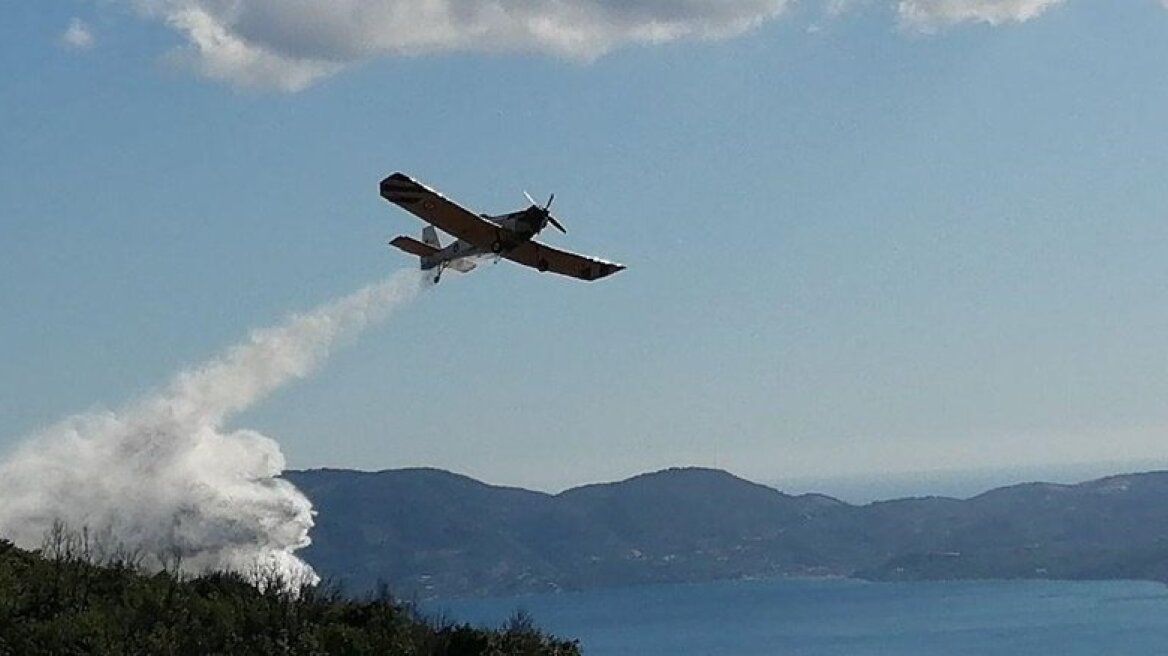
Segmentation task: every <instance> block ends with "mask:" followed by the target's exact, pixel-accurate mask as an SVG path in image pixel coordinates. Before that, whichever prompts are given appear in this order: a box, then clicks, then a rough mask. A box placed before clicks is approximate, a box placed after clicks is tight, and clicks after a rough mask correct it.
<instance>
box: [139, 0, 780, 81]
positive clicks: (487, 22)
mask: <svg viewBox="0 0 1168 656" xmlns="http://www.w3.org/2000/svg"><path fill="white" fill-rule="evenodd" d="M132 2H133V3H134V5H135V6H136V7H137V9H138V10H139V11H140V12H141V13H142V14H143V15H146V16H149V17H152V18H155V19H158V20H162V21H164V22H165V23H166V24H167V25H169V26H170V27H172V28H173V29H175V30H177V31H179V32H181V33H182V34H184V35H185V36H186V38H187V41H188V44H187V46H185V47H184V48H182V49H181V51H180V52H176V53H175V54H174V55H173V57H174V58H176V59H178V60H179V61H182V62H184V63H186V64H187V65H189V66H191V67H193V68H194V69H195V70H196V71H198V72H199V73H201V74H202V75H205V76H207V77H210V78H214V79H219V80H225V81H228V82H230V83H232V84H235V85H237V86H242V87H273V88H277V89H283V90H288V91H294V90H298V89H301V88H304V87H305V86H307V85H309V84H311V83H312V82H313V81H315V80H317V79H319V78H321V77H323V76H326V75H329V74H331V73H334V72H336V71H338V70H340V69H342V68H344V67H345V66H346V65H349V64H353V63H356V62H360V61H363V60H366V59H369V58H372V57H376V56H379V55H420V54H429V53H443V52H468V51H473V52H538V53H547V54H551V55H556V56H562V57H567V58H572V59H580V60H590V59H594V58H596V57H599V56H601V55H604V54H605V53H608V52H610V51H612V50H614V49H616V48H620V47H622V46H628V45H635V44H655V43H663V42H667V41H673V40H677V39H684V38H692V39H719V38H727V37H731V36H735V35H738V34H742V33H743V32H746V31H748V30H750V29H751V28H753V27H755V26H757V25H759V24H761V23H762V22H764V21H766V20H767V19H770V18H772V17H774V16H777V15H778V14H780V13H782V12H783V10H784V9H786V8H787V7H788V6H790V5H791V4H792V3H793V2H794V0H331V1H328V2H325V1H323V0H132Z"/></svg>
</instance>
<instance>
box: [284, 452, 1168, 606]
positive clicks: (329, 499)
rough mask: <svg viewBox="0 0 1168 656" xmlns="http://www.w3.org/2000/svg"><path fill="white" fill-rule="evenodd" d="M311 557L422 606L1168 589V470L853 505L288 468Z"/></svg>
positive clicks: (349, 581) (773, 492) (683, 473)
mask: <svg viewBox="0 0 1168 656" xmlns="http://www.w3.org/2000/svg"><path fill="white" fill-rule="evenodd" d="M285 477H286V478H287V479H288V480H290V481H291V482H292V483H293V484H295V485H296V486H297V487H299V488H300V489H301V490H302V491H304V492H305V494H306V495H307V496H308V497H309V498H310V499H311V500H312V501H313V503H314V505H315V507H316V508H317V510H318V515H317V526H316V527H315V528H314V530H313V532H312V537H313V540H314V542H313V544H312V545H311V546H309V547H308V548H306V549H305V550H304V551H303V552H301V553H302V555H303V556H304V557H305V558H306V560H308V562H310V563H311V564H313V565H314V566H315V567H316V568H317V569H318V570H319V571H320V572H321V573H322V574H324V575H325V576H327V577H331V578H334V579H336V580H339V581H340V582H342V583H343V584H345V585H348V586H349V587H351V588H353V589H358V590H359V589H369V588H371V587H373V586H374V585H375V584H376V583H378V582H386V583H388V584H389V585H390V586H391V587H392V588H393V589H395V590H398V591H399V592H401V593H404V594H407V595H414V596H418V597H433V596H473V595H496V594H515V593H529V592H544V591H554V590H564V589H585V588H593V587H600V586H612V585H632V584H641V583H656V582H681V581H704V580H712V579H725V578H758V577H775V576H851V577H859V578H866V579H871V580H915V579H945V578H1072V579H1076V578H1145V579H1154V580H1165V581H1168V506H1166V505H1165V504H1162V503H1159V502H1158V501H1159V500H1160V499H1163V498H1165V497H1166V496H1168V472H1163V471H1155V472H1144V473H1135V474H1119V475H1114V476H1107V477H1103V478H1099V479H1093V480H1090V481H1085V482H1082V483H1077V484H1073V485H1062V484H1046V483H1023V484H1018V485H1011V486H1005V487H1000V488H995V489H993V490H987V491H985V492H983V493H981V494H978V495H974V496H972V497H969V498H966V499H957V498H951V497H915V498H913V497H909V498H901V499H891V500H885V501H875V502H870V503H867V504H863V505H854V504H849V503H847V502H844V501H841V500H839V499H835V498H833V497H830V496H827V495H821V494H816V493H806V494H800V495H790V494H786V493H784V492H781V491H779V490H777V489H775V488H773V487H770V486H767V485H763V484H760V483H754V482H751V481H749V480H746V479H743V478H740V477H738V476H735V475H734V474H731V473H729V472H725V471H723V470H718V469H709V468H703V467H675V468H669V469H664V470H659V471H655V472H647V473H644V474H638V475H636V476H632V477H629V478H627V479H623V480H620V481H613V482H607V483H593V484H587V485H581V486H577V487H573V488H570V489H567V490H564V491H562V492H559V493H556V494H549V493H546V492H539V491H532V490H525V489H523V488H518V487H506V486H496V485H490V484H487V483H483V482H481V481H478V480H476V479H474V478H471V477H469V476H464V475H462V474H456V473H452V472H447V471H445V470H441V469H435V468H407V469H388V470H382V471H379V472H360V471H354V470H345V469H312V470H301V471H289V472H287V473H286V474H285Z"/></svg>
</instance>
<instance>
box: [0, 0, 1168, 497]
mask: <svg viewBox="0 0 1168 656" xmlns="http://www.w3.org/2000/svg"><path fill="white" fill-rule="evenodd" d="M242 4H243V6H248V5H250V6H252V7H253V8H255V14H256V16H258V18H253V19H252V22H250V23H249V22H248V20H247V17H246V16H244V17H239V16H228V15H223V14H216V13H215V9H214V8H215V7H216V6H218V5H217V4H216V3H213V2H205V1H201V0H181V1H175V2H154V1H153V0H147V1H144V2H137V3H131V2H118V1H111V2H99V3H94V2H81V1H76V2H57V3H9V5H8V6H6V7H5V8H4V9H3V10H2V11H3V13H4V16H5V19H4V20H3V21H0V44H2V45H0V126H2V127H0V226H2V228H3V235H4V238H3V240H2V241H0V315H2V316H3V321H0V449H4V448H9V447H11V446H13V445H15V444H17V443H19V442H20V441H21V440H22V439H23V436H25V435H27V434H28V433H30V432H32V431H35V430H36V429H37V428H39V427H42V426H44V425H46V424H49V423H51V422H54V421H56V420H58V419H60V418H61V417H63V416H66V415H68V414H71V413H75V412H80V411H84V410H87V409H91V408H100V407H109V408H116V407H119V406H121V405H122V404H124V403H125V402H127V401H128V400H131V399H133V398H136V397H140V396H142V395H144V394H147V393H149V392H150V391H151V390H152V389H156V388H158V387H159V386H161V385H164V384H165V383H166V381H167V380H169V378H170V377H171V376H172V375H173V374H174V373H175V372H177V371H179V370H181V369H182V368H184V367H187V366H191V365H194V364H197V363H199V362H201V361H203V360H205V359H207V358H209V357H213V356H214V355H215V354H216V353H218V352H220V351H221V350H222V349H223V348H225V347H227V346H229V345H231V344H232V343H234V342H236V341H238V340H239V339H241V338H243V337H244V336H246V335H247V333H248V332H249V331H250V330H251V329H253V328H256V327H261V326H264V325H268V324H272V323H274V322H276V321H278V320H280V319H281V318H282V317H284V316H286V315H287V314H288V313H289V312H293V311H295V310H303V309H307V308H310V307H312V306H314V305H316V304H318V303H321V302H324V301H327V300H329V299H330V298H334V297H336V296H339V295H342V294H345V293H348V292H350V291H352V290H354V289H357V288H358V287H360V286H362V285H364V284H367V283H369V282H372V281H375V280H378V279H381V278H383V277H385V276H387V275H389V274H390V273H392V272H393V271H395V270H396V269H398V268H401V267H403V266H409V265H411V263H410V262H409V261H408V260H407V259H406V258H405V257H404V256H402V255H401V254H400V253H397V252H391V251H389V250H387V249H386V248H385V246H384V244H385V241H386V240H387V239H388V238H390V237H392V236H393V235H395V234H399V233H410V234H414V233H417V232H418V231H419V230H420V228H421V223H420V222H419V221H417V220H416V219H414V218H413V217H412V216H410V215H408V214H406V213H404V212H402V211H401V210H399V209H397V208H395V207H393V206H391V205H389V204H387V203H385V202H384V201H383V200H381V199H380V198H379V197H378V195H377V190H376V187H377V182H378V180H380V178H381V177H383V176H384V175H385V174H387V173H389V172H392V171H394V170H399V169H401V170H406V171H409V172H410V173H412V174H413V175H415V176H416V177H418V178H419V179H421V180H423V181H426V182H428V183H429V184H431V185H432V186H435V187H437V188H439V189H440V190H442V191H444V192H445V193H446V194H447V195H449V196H451V197H453V198H455V199H456V200H459V201H460V202H462V203H464V204H466V205H468V206H470V207H471V208H473V209H476V210H479V211H487V212H503V211H507V210H511V209H515V208H517V207H519V206H520V205H522V204H523V196H522V191H523V190H524V189H527V190H530V191H531V192H532V194H533V195H535V196H537V197H540V196H544V195H546V194H547V193H550V192H552V191H554V192H555V193H556V194H557V200H556V206H555V208H556V213H557V216H558V217H560V218H561V220H563V221H564V222H565V223H566V225H567V227H568V229H569V234H568V235H567V236H560V235H558V233H557V234H553V235H549V236H548V237H547V239H548V240H549V241H552V242H554V243H556V244H558V245H562V246H565V247H567V248H570V249H573V250H578V251H581V252H587V253H594V254H597V255H600V256H603V257H607V258H610V259H614V260H617V261H620V262H624V263H626V264H628V265H629V269H628V271H626V272H623V273H621V274H619V275H617V276H615V277H613V278H610V279H607V280H604V281H603V282H598V283H595V284H580V283H576V282H573V281H570V280H560V279H553V278H549V277H547V276H540V275H536V274H535V273H533V272H529V271H526V270H523V269H521V268H520V267H517V266H512V265H510V264H508V263H501V264H499V265H495V266H489V267H486V268H485V270H480V271H476V272H474V273H473V274H471V275H469V276H464V277H457V276H454V275H451V276H449V277H448V278H447V279H446V280H444V281H443V283H442V285H440V286H439V287H438V288H436V289H434V290H431V291H429V292H427V293H426V294H424V295H423V296H422V297H421V298H420V299H418V300H417V301H415V302H414V303H413V304H412V305H411V306H409V307H408V308H406V309H405V310H403V311H401V312H400V313H398V314H397V315H395V317H394V318H393V319H392V321H391V322H389V323H388V324H386V325H385V326H381V327H377V328H374V329H373V330H371V331H369V332H368V333H366V334H365V335H363V336H362V337H361V338H360V340H358V341H356V342H354V343H352V344H349V345H347V346H346V347H345V348H344V349H342V350H340V351H339V352H337V353H336V355H335V356H334V357H333V358H332V360H331V361H330V362H329V363H328V365H327V366H326V367H325V368H323V369H322V370H321V371H320V372H319V373H318V374H317V375H316V376H314V377H312V378H311V379H309V380H306V381H304V382H302V383H299V384H297V385H295V386H293V387H290V388H288V389H285V390H282V391H281V392H280V393H278V394H277V395H276V396H275V397H273V398H272V399H270V400H269V401H267V402H265V403H263V404H262V405H261V406H258V407H256V408H255V409H253V410H252V411H250V412H249V413H248V414H246V415H245V416H243V417H240V418H239V419H238V420H237V422H236V423H238V424H239V425H240V426H246V427H255V428H258V429H260V430H262V431H263V432H264V433H265V434H268V435H270V436H272V437H274V438H276V439H278V440H279V441H280V443H281V445H282V446H283V449H284V451H285V453H286V455H287V456H288V459H289V461H290V464H291V465H292V466H295V467H320V466H338V467H356V468H362V469H382V468H393V467H402V466H414V465H431V466H438V467H443V468H448V469H454V470H457V471H462V472H465V473H469V474H471V475H475V476H478V477H481V478H484V479H486V480H489V481H492V482H498V483H507V484H522V485H532V486H537V487H542V488H546V489H558V488H561V487H564V486H567V485H571V484H575V483H580V482H586V481H594V480H604V479H611V478H616V477H620V476H625V475H630V474H633V473H637V472H639V471H643V470H646V469H653V468H659V467H665V466H670V465H685V464H698V465H710V466H713V465H716V466H721V467H724V468H727V469H730V470H731V471H734V472H736V473H739V474H742V475H745V476H747V477H750V478H754V479H759V480H783V479H785V478H792V477H806V476H817V477H828V476H834V475H852V474H856V475H870V474H875V473H880V472H902V471H920V470H952V469H969V468H997V467H1007V466H1018V465H1025V466H1046V465H1052V466H1053V465H1069V464H1083V463H1116V466H1117V467H1121V466H1122V465H1123V464H1124V463H1126V462H1133V461H1140V462H1153V463H1154V462H1158V461H1160V460H1161V459H1163V458H1164V457H1165V456H1168V447H1165V446H1164V445H1165V443H1166V442H1165V440H1164V438H1165V437H1168V404H1165V403H1164V399H1165V398H1168V375H1166V374H1168V352H1166V351H1165V349H1164V348H1163V340H1164V336H1165V335H1166V334H1168V264H1165V262H1166V261H1168V259H1166V258H1165V256H1164V253H1165V252H1168V249H1166V248H1165V247H1166V246H1168V223H1166V222H1165V220H1164V212H1165V208H1166V207H1168V185H1165V184H1164V179H1163V176H1164V172H1165V171H1168V123H1166V122H1165V120H1164V108H1165V107H1168V84H1165V83H1164V75H1163V70H1164V69H1163V65H1164V64H1163V63H1164V62H1165V61H1168V58H1166V55H1168V38H1165V37H1168V10H1166V9H1165V8H1164V7H1163V6H1161V5H1160V4H1159V3H1157V2H1153V1H1150V0H1149V1H1146V2H1144V1H1132V2H1123V3H1116V2H1113V1H1110V0H1107V1H1105V0H1066V2H1057V1H1056V2H1051V1H1045V0H1029V1H1026V0H1017V1H1013V0H969V1H968V2H964V1H963V0H912V1H907V2H901V3H891V2H878V1H876V0H872V1H870V2H846V3H823V2H814V1H811V0H807V1H805V2H800V3H787V2H781V1H769V2H768V1H765V0H757V1H750V0H743V1H741V2H739V1H737V0H736V1H735V2H728V3H721V4H719V3H712V2H711V3H704V2H697V1H695V2H692V3H681V4H678V5H669V4H668V3H655V2H643V3H635V2H634V3H628V4H627V6H628V7H632V8H638V7H639V9H638V10H637V11H633V10H632V9H629V10H627V11H626V9H621V8H618V9H613V8H612V6H611V5H610V4H609V3H604V2H598V1H596V0H590V1H585V0H580V2H576V3H563V4H562V6H568V7H571V6H576V7H577V8H578V9H579V11H580V12H582V13H580V14H572V15H570V16H567V17H564V16H557V15H547V16H545V15H537V16H526V15H524V14H522V11H520V9H515V12H513V15H512V14H508V16H511V17H512V18H513V19H514V20H515V21H517V22H516V24H514V25H512V24H511V23H509V22H508V20H511V18H506V17H505V18H499V17H485V18H484V17H478V16H472V17H470V18H466V17H465V16H462V14H458V13H457V12H454V14H452V15H456V16H460V17H461V18H459V19H458V20H453V19H450V20H447V22H442V21H441V20H439V19H437V18H435V19H434V21H435V23H434V24H433V25H430V24H427V25H426V26H424V27H426V28H427V29H430V30H432V34H433V35H434V36H426V35H427V34H431V32H427V31H426V30H423V29H421V28H420V27H418V28H417V29H414V28H413V27H411V28H410V29H407V27H406V26H402V25H401V24H400V20H399V18H394V16H396V15H394V14H393V13H392V11H390V10H391V9H393V7H394V6H395V4H396V3H395V1H394V0H346V2H345V3H343V4H345V5H346V6H347V7H348V8H349V9H351V10H353V11H354V12H356V14H355V15H358V16H367V17H368V21H367V22H370V25H368V26H365V27H361V29H357V28H356V27H354V26H353V24H345V25H340V26H336V25H325V24H323V23H322V21H320V20H319V19H313V18H312V15H311V11H309V10H304V11H305V13H306V15H307V18H304V17H301V18H297V17H296V16H293V15H291V14H294V13H295V12H296V11H299V10H301V9H304V7H309V6H310V5H312V3H308V2H292V3H286V4H285V5H283V7H284V9H280V7H281V5H280V3H273V2H272V1H271V0H249V2H245V3H242ZM437 4H439V5H441V4H443V3H437ZM448 4H450V5H451V6H454V5H459V4H460V3H458V2H453V1H452V2H449V3H448ZM499 4H500V6H506V5H508V4H513V5H514V7H525V6H527V5H526V4H524V3H508V2H502V3H499ZM273 7H275V8H273ZM366 10H368V11H369V12H371V13H368V14H361V13H360V12H362V11H366ZM281 11H284V12H287V13H288V14H289V15H287V16H285V15H283V14H281V13H280V12H281ZM387 11H388V12H389V14H386V12H387ZM533 11H534V10H533ZM654 12H659V13H654ZM386 15H389V16H390V18H389V19H387V18H385V16H386ZM192 16H194V17H196V18H199V19H200V20H203V21H204V23H198V25H202V26H203V28H200V29H203V31H202V32H200V31H199V30H198V29H195V28H192V27H190V25H192V23H191V21H192V20H194V19H192V18H191V17H192ZM447 18H449V17H447ZM464 19H465V22H460V21H463V20H464ZM377 20H385V21H388V22H386V23H385V24H384V25H380V24H378V23H377V22H376V21H377ZM419 20H420V19H419ZM427 20H429V19H427ZM183 21H186V22H183ZM476 21H477V22H476ZM184 25H186V26H187V27H183V26H184ZM532 26H542V27H541V28H540V29H535V28H534V27H532ZM581 26H582V27H581ZM366 27H368V29H366ZM379 28H384V29H379ZM573 30H576V31H573ZM79 31H80V32H79ZM70 32H72V34H71V35H69V36H68V37H67V36H66V35H67V34H68V33H70ZM82 33H83V35H84V36H81V35H80V34H82ZM207 34H210V35H211V36H210V37H208V36H207ZM645 34H650V35H651V36H650V37H645V36H644V35H645ZM419 35H420V36H419ZM86 37H87V38H86ZM423 37H424V38H423ZM208 39H210V40H208ZM411 39H413V40H412V41H411ZM582 43H583V44H586V45H585V46H581V45H580V44H582ZM257 53H258V54H257Z"/></svg>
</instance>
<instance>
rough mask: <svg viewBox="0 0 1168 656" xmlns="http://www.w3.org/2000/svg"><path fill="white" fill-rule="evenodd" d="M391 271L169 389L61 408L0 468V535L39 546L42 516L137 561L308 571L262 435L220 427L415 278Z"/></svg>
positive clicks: (367, 320) (300, 506)
mask: <svg viewBox="0 0 1168 656" xmlns="http://www.w3.org/2000/svg"><path fill="white" fill-rule="evenodd" d="M423 280H424V278H423V277H422V276H420V275H419V273H418V272H417V271H401V272H399V273H397V274H395V275H394V276H392V277H390V278H389V279H388V280H386V281H384V282H382V283H379V284H375V285H371V286H369V287H366V288H364V289H361V290H360V291H357V292H355V293H353V294H350V295H348V296H346V297H344V298H341V299H339V300H337V301H334V302H331V303H328V304H326V305H323V306H321V307H318V308H316V309H315V310H312V311H311V312H308V313H306V314H300V315H294V316H292V317H290V318H289V319H288V320H286V321H284V322H283V323H282V324H279V325H277V326H275V327H271V328H266V329H263V330H258V331H256V332H254V333H253V334H252V335H251V337H250V339H248V340H247V341H246V342H244V343H242V344H239V345H237V346H235V347H233V348H231V349H229V350H228V351H227V352H226V353H225V354H223V355H222V356H221V357H219V358H217V359H214V360H211V361H210V362H207V363H205V364H203V365H202V366H200V367H197V368H194V369H192V370H189V371H185V372H182V373H180V374H179V375H178V376H176V377H175V379H174V380H173V381H172V382H171V384H170V386H169V388H168V389H167V390H166V391H165V392H163V393H159V394H156V395H154V396H152V397H149V398H147V399H145V400H143V401H141V402H138V403H134V404H131V405H130V406H128V407H126V408H124V409H123V410H121V411H118V412H104V413H89V414H84V415H78V416H75V417H70V418H68V419H66V420H64V421H62V422H61V423H59V424H57V425H55V426H52V427H50V428H48V429H46V430H44V431H43V432H41V433H39V434H36V435H34V436H33V437H31V438H30V439H29V440H28V441H26V442H25V443H24V444H23V445H22V446H21V447H20V448H18V449H17V450H16V452H15V453H14V454H13V455H12V457H11V458H9V459H8V460H7V461H6V462H4V463H3V464H0V537H2V538H4V539H8V540H11V541H13V542H15V543H16V544H17V545H19V546H23V547H25V548H36V547H39V546H40V545H41V543H42V540H43V539H44V537H45V535H46V534H47V533H48V532H49V531H50V530H51V529H52V527H53V525H54V524H55V523H57V522H61V523H63V524H65V525H66V526H68V527H71V528H73V529H80V528H82V527H85V528H87V529H88V530H90V531H91V532H94V533H97V534H101V535H107V536H111V537H112V538H113V539H115V540H116V541H117V542H118V543H119V545H120V546H122V547H124V548H126V549H131V550H136V551H138V552H140V553H141V554H142V555H144V556H145V557H146V558H147V564H152V565H154V566H156V567H157V566H159V565H160V564H161V560H160V559H161V558H164V557H165V558H173V557H174V556H175V555H181V556H182V559H183V569H184V570H185V571H187V572H200V571H206V570H209V569H216V570H218V569H228V570H234V571H239V572H245V573H247V572H254V571H257V570H256V568H262V569H263V570H264V571H268V572H275V573H278V574H280V575H281V576H283V577H284V578H285V580H290V581H306V580H307V581H315V580H316V575H315V573H314V572H313V571H312V569H311V568H310V567H309V566H308V565H307V564H306V563H304V562H303V561H302V560H300V559H299V558H297V557H296V555H295V553H294V552H295V551H296V550H297V549H300V548H301V547H304V546H306V545H308V543H309V538H308V531H309V529H310V528H311V527H312V524H313V522H312V506H311V504H310V503H309V501H308V499H307V498H306V497H305V496H304V495H303V494H301V493H300V491H299V490H297V489H296V488H295V487H293V486H292V485H291V484H290V483H288V482H286V481H284V480H281V479H277V478H276V476H278V475H279V474H280V472H281V471H283V469H284V456H283V454H282V453H281V452H280V448H279V446H278V445H277V444H276V442H274V441H273V440H271V439H269V438H267V437H265V436H263V435H261V434H259V433H257V432H255V431H250V430H225V429H224V427H223V424H224V422H225V421H226V420H227V419H229V418H230V417H231V416H232V415H234V414H235V413H238V412H239V411H241V410H243V409H245V408H248V407H249V406H251V405H252V404H254V403H256V402H257V401H259V400H261V399H263V398H264V397H265V396H267V395H268V394H270V393H272V392H273V391H274V390H276V389H277V388H279V387H280V386H281V385H284V384H286V383H288V382H291V381H293V380H296V379H299V378H303V377H305V376H307V375H308V374H309V373H311V372H312V371H313V370H314V369H315V368H316V367H317V366H318V365H319V364H321V362H322V361H323V360H324V359H325V358H326V357H327V356H328V353H329V349H330V347H332V346H333V345H334V344H336V342H337V340H338V339H340V338H343V337H346V336H352V335H355V334H356V333H358V332H360V331H361V330H363V329H364V328H366V327H367V326H369V325H370V324H371V323H374V322H376V321H379V320H382V319H385V318H387V317H388V315H389V313H390V312H392V311H393V309H394V308H396V307H398V306H400V305H401V304H403V303H405V302H406V301H408V300H410V299H411V298H413V297H414V295H415V294H417V292H418V290H419V289H420V288H421V287H422V285H423Z"/></svg>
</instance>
